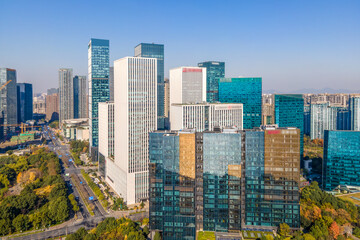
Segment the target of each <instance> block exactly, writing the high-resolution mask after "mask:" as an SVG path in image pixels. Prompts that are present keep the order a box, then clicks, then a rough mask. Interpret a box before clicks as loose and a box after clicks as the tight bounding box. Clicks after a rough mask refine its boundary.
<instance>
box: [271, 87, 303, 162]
mask: <svg viewBox="0 0 360 240" xmlns="http://www.w3.org/2000/svg"><path fill="white" fill-rule="evenodd" d="M274 98H275V99H274V102H275V108H274V116H275V124H277V125H278V126H279V127H296V128H298V129H300V156H301V157H303V152H304V99H303V97H302V95H301V94H275V96H274Z"/></svg>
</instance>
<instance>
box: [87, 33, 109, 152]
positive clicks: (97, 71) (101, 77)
mask: <svg viewBox="0 0 360 240" xmlns="http://www.w3.org/2000/svg"><path fill="white" fill-rule="evenodd" d="M88 59H89V60H88V61H89V63H88V66H89V77H88V79H89V125H90V129H89V130H90V146H91V147H95V148H96V147H97V146H98V140H99V139H98V135H99V120H98V103H99V102H106V101H109V100H110V90H109V40H103V39H95V38H92V39H91V40H90V42H89V45H88ZM92 155H96V154H92Z"/></svg>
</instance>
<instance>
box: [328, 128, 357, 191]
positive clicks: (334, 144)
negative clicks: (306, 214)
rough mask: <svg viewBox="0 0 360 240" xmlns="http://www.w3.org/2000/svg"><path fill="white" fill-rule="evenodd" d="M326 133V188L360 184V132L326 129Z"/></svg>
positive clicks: (329, 189)
mask: <svg viewBox="0 0 360 240" xmlns="http://www.w3.org/2000/svg"><path fill="white" fill-rule="evenodd" d="M324 135H325V138H324V165H323V172H324V176H323V183H324V184H323V186H324V189H325V190H328V191H331V190H333V189H334V188H336V187H338V186H339V185H350V186H360V182H359V178H360V164H359V163H360V132H359V131H328V130H325V134H324Z"/></svg>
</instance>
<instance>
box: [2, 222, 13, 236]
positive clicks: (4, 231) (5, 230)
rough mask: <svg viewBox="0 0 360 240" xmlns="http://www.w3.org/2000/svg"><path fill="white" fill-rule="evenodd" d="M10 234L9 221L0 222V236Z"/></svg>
mask: <svg viewBox="0 0 360 240" xmlns="http://www.w3.org/2000/svg"><path fill="white" fill-rule="evenodd" d="M9 233H12V225H11V221H10V219H1V220H0V235H2V236H5V235H8V234H9Z"/></svg>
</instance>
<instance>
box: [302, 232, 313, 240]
mask: <svg viewBox="0 0 360 240" xmlns="http://www.w3.org/2000/svg"><path fill="white" fill-rule="evenodd" d="M303 239H304V240H316V239H315V238H314V237H313V236H312V235H311V234H309V233H305V234H304V236H303Z"/></svg>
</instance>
